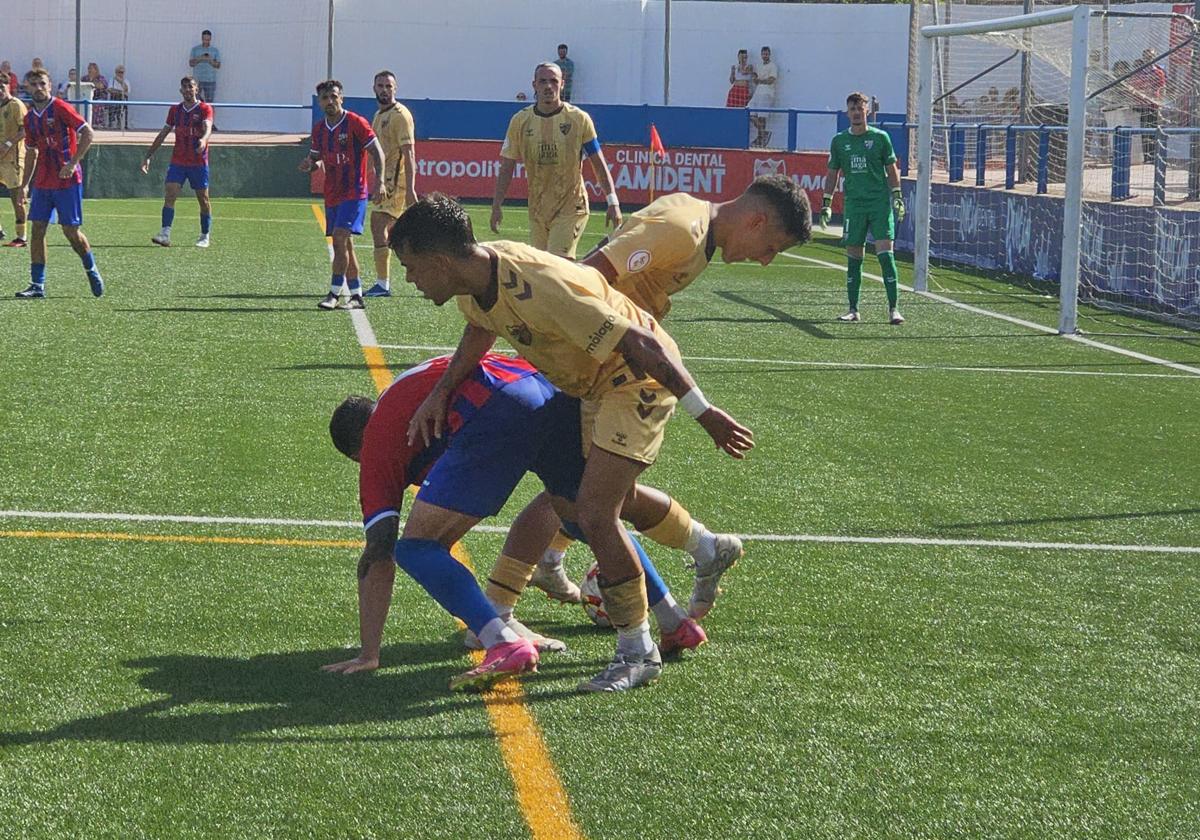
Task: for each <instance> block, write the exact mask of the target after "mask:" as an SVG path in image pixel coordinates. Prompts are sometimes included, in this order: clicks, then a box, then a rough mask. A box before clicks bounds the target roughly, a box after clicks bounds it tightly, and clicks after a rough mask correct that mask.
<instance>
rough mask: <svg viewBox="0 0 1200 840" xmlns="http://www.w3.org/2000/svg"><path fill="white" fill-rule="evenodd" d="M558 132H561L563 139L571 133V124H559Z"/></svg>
mask: <svg viewBox="0 0 1200 840" xmlns="http://www.w3.org/2000/svg"><path fill="white" fill-rule="evenodd" d="M558 130H559V131H561V132H562V135H563V137H566V136H567V135H568V134H570V133H571V124H570V123H569V122H565V123H559V124H558Z"/></svg>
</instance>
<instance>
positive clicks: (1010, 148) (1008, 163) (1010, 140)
mask: <svg viewBox="0 0 1200 840" xmlns="http://www.w3.org/2000/svg"><path fill="white" fill-rule="evenodd" d="M1016 185H1017V127H1016V126H1015V125H1010V126H1009V127H1008V128H1006V129H1004V189H1006V190H1011V189H1012V188H1013V187H1015V186H1016Z"/></svg>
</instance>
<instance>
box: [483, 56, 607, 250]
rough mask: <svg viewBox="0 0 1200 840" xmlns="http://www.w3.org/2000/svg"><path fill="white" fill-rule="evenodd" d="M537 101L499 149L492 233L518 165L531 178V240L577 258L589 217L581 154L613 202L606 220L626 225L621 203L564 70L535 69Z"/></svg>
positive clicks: (593, 130) (551, 66)
mask: <svg viewBox="0 0 1200 840" xmlns="http://www.w3.org/2000/svg"><path fill="white" fill-rule="evenodd" d="M533 91H534V93H535V94H536V102H535V103H534V104H533V105H530V106H529V107H528V108H523V109H522V110H520V111H518V112H517V113H516V114H515V115H513V118H512V121H511V122H509V124H508V132H507V134H505V136H504V145H502V146H501V147H500V173H499V174H498V175H497V176H496V194H495V196H494V197H493V198H492V223H491V224H492V231H493V232H495V233H499V232H500V222H501V221H502V220H503V218H504V214H503V211H502V210H501V209H500V208H501V206H502V205H503V204H504V196H505V195H507V194H508V185H509V183H510V182H511V181H512V177H513V172H514V171H515V170H516V168H517V164H518V163H524V164H525V177H526V179H527V180H528V182H529V241H530V243H531V244H532V245H533V247H535V248H541V249H542V250H543V251H549V252H550V253H552V254H557V255H558V256H560V257H566V258H567V259H572V260H573V259H575V249H576V248H577V247H578V246H579V238H580V237H581V236H583V229H584V228H585V227H586V226H587V220H588V195H587V187H586V186H585V185H584V183H583V172H582V167H581V163H582V158H584V157H587V159H588V163H590V164H591V166H592V172H593V173H594V174H595V176H596V180H597V181H599V182H600V185H601V186H602V187H603V188H604V193H605V200H606V201H607V203H608V211H607V216H606V219H607V222H608V223H609V224H611V225H612V226H613V227H617V226H618V225H620V224H621V205H620V202H619V201H618V200H617V188H616V187H615V186H614V185H613V180H612V174H611V173H610V172H609V171H608V163H607V162H606V161H605V160H604V152H602V151H601V150H600V140H599V138H598V137H597V136H596V126H595V125H593V124H592V118H591V117H589V116H588V114H587V112H586V111H583V110H580V109H579V108H576V107H575V106H574V105H570V104H568V103H566V102H563V100H562V70H560V69H559V68H558V65H556V64H553V63H551V62H547V63H545V64H539V65H538V66H537V67H536V68H534V71H533Z"/></svg>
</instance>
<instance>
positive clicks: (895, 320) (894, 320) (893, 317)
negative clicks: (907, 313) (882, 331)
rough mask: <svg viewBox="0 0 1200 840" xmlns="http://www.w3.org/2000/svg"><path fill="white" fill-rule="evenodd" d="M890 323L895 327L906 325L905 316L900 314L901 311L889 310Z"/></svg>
mask: <svg viewBox="0 0 1200 840" xmlns="http://www.w3.org/2000/svg"><path fill="white" fill-rule="evenodd" d="M888 323H889V324H892V325H893V326H898V325H900V324H903V323H904V316H903V315H901V314H900V310H899V309H889V310H888Z"/></svg>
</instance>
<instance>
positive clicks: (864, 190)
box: [820, 92, 904, 324]
mask: <svg viewBox="0 0 1200 840" xmlns="http://www.w3.org/2000/svg"><path fill="white" fill-rule="evenodd" d="M867 103H868V99H867V97H866V96H864V95H863V94H861V93H858V92H855V93H852V94H850V95H849V96H847V97H846V116H848V117H849V118H850V128H849V129H847V130H846V131H842V132H840V133H838V134H836V135H835V136H834V138H833V142H831V143H830V144H829V172H827V173H826V174H825V200H824V201H823V202H822V204H821V217H820V221H821V227H822V228H824V227H825V226H826V225H828V224H829V220H830V218H831V217H832V216H833V208H832V205H833V191H834V190H835V189H837V182H838V173H841V174H842V175H843V177H844V178H845V181H844V186H843V189H844V191H845V196H844V198H845V201H844V211H843V215H844V217H845V218H844V228H843V234H842V243H843V244H844V245H845V246H846V295H847V297H848V298H849V299H850V311H849V312H847V313H846V314H845V315H842V316H839V318H838V320H839V321H857V320H859V316H858V293H859V290H860V289H861V287H862V265H863V245H865V244H866V241H867V232H868V231H870V233H871V235H872V236H873V237H874V238H875V256H876V257H877V258H878V259H879V266H880V268H881V269H882V273H883V286H884V289H886V290H887V300H888V321H889V322H890V323H892V324H903V323H904V316H903V315H901V314H900V309H899V307H898V305H897V304H898V301H899V295H900V292H899V289H898V288H897V286H896V257H895V255H894V254H893V253H892V240H894V239H895V238H896V225H897V224H898V223H899V222H902V221H903V220H904V198H903V197H902V195H901V192H900V170H899V169H898V168H897V167H896V153H895V151H893V150H892V140H891V138H890V137H888V134H887V132H886V131H881V130H880V129H878V128H874V127H872V126H869V125H867V114H868V111H869V106H868V104H867Z"/></svg>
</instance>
